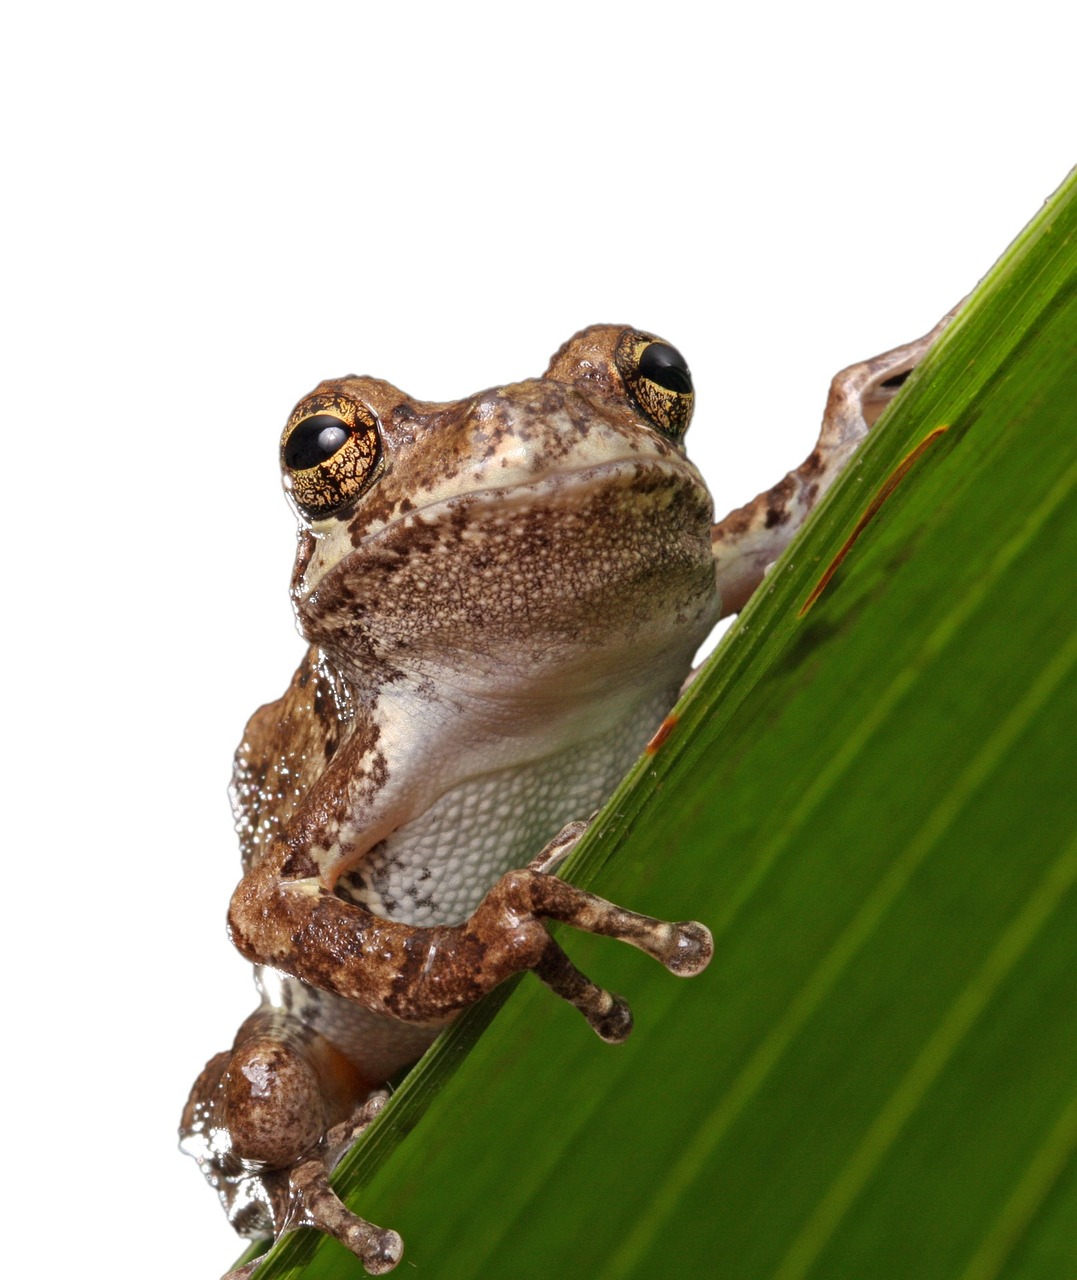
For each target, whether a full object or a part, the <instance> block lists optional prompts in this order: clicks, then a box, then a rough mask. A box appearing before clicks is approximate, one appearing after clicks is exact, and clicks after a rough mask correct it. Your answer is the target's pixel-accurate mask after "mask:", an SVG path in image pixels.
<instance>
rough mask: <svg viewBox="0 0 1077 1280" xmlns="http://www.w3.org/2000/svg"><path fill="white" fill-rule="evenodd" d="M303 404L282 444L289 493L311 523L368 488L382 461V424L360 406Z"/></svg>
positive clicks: (332, 400) (336, 401) (332, 401)
mask: <svg viewBox="0 0 1077 1280" xmlns="http://www.w3.org/2000/svg"><path fill="white" fill-rule="evenodd" d="M325 399H326V397H321V396H319V397H317V399H315V400H313V402H311V401H307V402H304V403H302V404H300V405H299V406H298V407H297V408H296V410H295V412H294V413H293V414H292V416H291V419H290V420H289V422H288V425H287V426H286V427H285V428H284V435H283V437H282V439H281V442H280V456H281V466H282V468H283V470H284V484H285V488H287V489H288V490H289V492H290V493H291V495H292V497H293V499H294V500H295V504H296V506H297V507H298V508H299V509H300V511H302V512H303V514H304V515H305V516H308V517H309V518H310V519H312V520H324V519H325V517H326V516H331V515H333V514H334V513H335V512H337V511H340V510H341V509H342V508H343V507H346V506H347V505H348V504H349V503H350V502H352V501H353V500H354V499H355V498H357V497H358V496H359V494H361V493H362V492H363V490H364V489H366V488H368V487H369V485H370V484H371V482H372V481H373V480H374V478H375V476H376V475H377V472H378V464H379V462H380V461H381V434H380V431H379V428H378V420H377V418H376V417H375V416H374V414H372V413H371V412H370V410H369V409H368V408H367V407H366V405H363V404H360V403H358V402H357V401H352V400H345V399H343V398H342V397H339V396H334V397H329V398H328V402H327V403H322V401H323V400H325Z"/></svg>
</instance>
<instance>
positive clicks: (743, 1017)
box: [259, 177, 1077, 1280]
mask: <svg viewBox="0 0 1077 1280" xmlns="http://www.w3.org/2000/svg"><path fill="white" fill-rule="evenodd" d="M1075 225H1077V180H1074V178H1073V177H1071V179H1070V180H1069V181H1068V182H1067V184H1066V185H1065V186H1064V187H1063V188H1062V189H1061V190H1060V191H1059V192H1058V193H1057V194H1056V196H1055V197H1054V198H1053V199H1052V200H1051V201H1050V202H1049V203H1048V204H1047V205H1046V206H1045V208H1044V209H1043V210H1042V211H1041V213H1040V214H1039V216H1038V217H1037V218H1036V219H1035V221H1034V222H1033V223H1032V224H1031V225H1030V227H1029V228H1027V229H1026V231H1025V232H1024V233H1023V234H1022V235H1021V237H1020V238H1019V239H1018V240H1017V241H1016V242H1015V244H1014V245H1013V246H1012V247H1011V248H1010V250H1009V251H1008V252H1007V253H1006V255H1005V256H1004V257H1003V258H1002V260H1001V261H1000V262H999V263H998V265H997V266H996V267H995V269H994V270H993V272H992V273H991V275H990V276H989V277H988V279H987V280H986V281H985V282H984V284H983V285H982V287H981V288H980V289H979V290H978V291H977V294H976V295H975V297H974V298H973V300H972V301H971V302H970V303H969V304H968V306H967V307H966V309H965V310H964V311H963V312H962V314H961V315H960V316H959V318H958V320H957V321H956V322H955V323H954V324H953V325H952V326H951V328H950V329H949V330H948V332H947V334H946V335H945V337H944V339H943V341H942V342H941V343H940V344H939V345H938V346H937V348H936V349H935V350H934V351H933V352H932V354H931V356H930V357H929V358H928V360H926V361H925V363H924V365H923V366H922V367H921V369H920V370H919V371H918V372H917V374H916V375H914V377H913V378H912V379H911V380H910V382H909V384H908V386H907V388H906V390H905V391H904V392H903V393H902V395H901V397H900V398H899V400H898V401H897V403H896V404H895V406H894V409H893V411H892V412H891V413H889V414H888V416H887V419H886V420H885V423H884V425H883V427H882V428H881V429H880V430H878V431H876V432H875V433H874V434H873V435H872V437H871V439H870V441H869V442H868V443H867V445H866V446H865V447H864V449H863V450H862V451H861V453H860V454H859V455H858V457H857V459H856V460H855V462H854V464H853V465H852V466H851V467H850V468H849V470H848V472H847V474H846V475H845V476H844V477H843V479H842V482H841V483H840V484H839V485H838V486H836V487H835V489H834V491H833V492H832V493H831V494H830V495H829V497H828V498H827V500H826V501H825V503H824V504H823V505H822V507H821V509H820V511H819V512H818V513H817V515H816V517H815V518H814V519H813V520H812V521H811V523H810V526H809V527H808V528H807V529H806V530H805V531H804V533H803V535H802V536H801V537H799V538H798V539H797V540H796V541H795V542H794V544H793V546H792V547H791V548H790V550H789V552H788V553H787V554H786V555H785V556H784V557H783V559H782V560H781V561H780V563H779V564H778V566H777V567H776V568H775V569H774V571H773V572H772V573H771V574H770V575H769V576H768V578H767V580H766V583H765V585H764V588H763V589H762V590H761V591H760V592H759V593H758V594H757V596H756V598H755V599H753V601H752V602H751V604H750V605H749V606H748V608H747V609H746V610H745V612H744V613H743V615H742V616H741V618H740V619H739V620H738V623H737V625H736V626H735V627H734V628H733V629H732V630H731V631H730V633H729V635H728V636H727V637H726V639H725V641H724V642H723V644H722V645H721V647H720V649H719V651H718V653H717V654H716V655H715V656H714V658H713V659H712V662H711V663H710V665H709V669H708V671H707V673H706V675H705V677H703V678H701V679H700V680H698V681H697V682H696V683H695V685H694V686H693V687H692V689H691V691H690V692H689V694H688V696H687V697H686V699H685V700H684V702H683V705H682V707H681V713H680V714H681V718H680V720H679V722H678V724H677V726H676V729H675V730H674V732H673V733H672V735H671V736H670V738H669V739H668V741H667V742H666V743H665V744H664V745H663V746H662V748H661V749H660V750H659V751H658V753H657V754H656V755H655V756H653V757H651V758H648V759H647V760H645V761H642V762H641V763H640V765H639V766H638V767H637V769H636V770H635V772H634V773H633V775H632V776H631V777H630V778H629V779H628V780H627V781H626V783H625V784H624V785H623V786H622V787H621V788H620V789H619V791H618V792H617V794H616V795H615V796H614V797H613V799H612V801H611V802H610V804H609V805H608V806H607V808H606V809H605V810H604V812H603V814H602V816H601V819H600V820H599V821H598V822H597V823H596V824H595V826H594V828H593V829H592V830H591V832H589V834H588V836H587V838H586V840H585V841H584V842H583V844H582V845H581V847H580V848H579V850H578V851H577V853H576V855H574V857H573V859H572V862H571V865H570V866H568V867H567V868H566V870H565V874H566V876H567V877H568V878H569V879H571V880H573V881H574V882H575V883H579V884H585V885H587V886H589V887H593V888H595V889H596V890H597V891H599V892H601V893H603V894H605V895H607V896H609V897H611V898H613V899H614V900H616V901H619V902H622V903H624V904H625V905H628V906H631V907H634V908H636V909H638V910H644V911H649V912H653V913H654V914H657V915H666V916H670V917H672V918H676V917H684V916H694V917H697V918H699V919H702V920H704V921H706V922H707V923H708V924H709V925H710V926H711V928H712V929H713V930H714V933H715V941H716V954H715V958H714V961H713V963H712V965H711V967H710V969H709V970H708V972H707V973H706V974H705V975H703V976H702V977H700V978H697V979H694V980H692V981H691V982H686V983H681V982H678V981H677V980H675V979H673V978H671V977H670V976H669V975H668V974H666V973H665V972H664V971H663V970H661V969H660V968H659V967H658V966H655V965H652V964H650V962H649V961H647V960H646V959H645V958H643V957H641V956H640V955H638V954H637V953H634V952H631V951H630V950H629V949H628V948H624V947H617V946H615V945H613V944H611V943H610V942H608V941H605V940H601V939H594V938H590V937H579V936H574V935H571V934H566V935H564V937H563V939H562V940H563V941H567V944H568V946H569V948H570V949H571V950H572V952H573V954H574V957H575V958H576V959H577V960H578V961H579V963H580V964H581V966H582V967H583V969H584V970H585V972H588V973H590V974H591V975H592V976H593V977H595V979H596V980H598V981H600V982H602V983H604V984H607V985H609V986H610V987H612V988H613V989H615V990H619V991H622V992H623V993H625V994H626V995H627V996H628V997H629V998H630V1000H631V1002H632V1004H633V1007H634V1009H635V1012H636V1022H637V1026H636V1032H635V1034H634V1035H633V1037H632V1038H631V1040H630V1041H629V1042H628V1043H627V1044H626V1045H624V1046H619V1047H617V1048H609V1047H606V1046H603V1045H602V1044H601V1043H599V1042H598V1041H597V1040H595V1038H594V1037H593V1036H592V1035H591V1034H590V1033H589V1031H588V1030H587V1027H586V1025H585V1024H584V1023H583V1021H582V1020H581V1019H580V1018H579V1016H578V1015H577V1014H576V1013H575V1012H574V1011H573V1010H571V1009H570V1008H568V1006H566V1005H564V1004H563V1003H562V1002H560V1001H558V1000H556V999H555V998H553V997H552V996H551V994H550V993H549V992H548V991H546V990H545V989H544V988H542V987H541V986H540V985H539V984H538V983H537V982H535V981H534V980H533V979H528V980H526V981H525V982H523V983H521V984H519V986H518V988H517V989H516V990H515V992H514V993H513V994H512V995H511V998H507V997H508V994H509V993H508V991H507V990H502V991H501V992H498V993H496V994H495V997H494V998H493V999H492V1000H489V1001H487V1002H485V1003H484V1004H483V1005H482V1006H480V1007H479V1008H477V1009H475V1010H473V1011H471V1012H470V1013H469V1014H468V1015H466V1016H465V1017H463V1018H462V1019H461V1020H460V1021H459V1022H458V1023H457V1024H456V1025H455V1027H454V1028H453V1029H452V1030H451V1031H450V1032H449V1033H448V1034H447V1035H446V1036H444V1037H443V1038H442V1039H441V1040H440V1041H439V1042H438V1044H437V1045H436V1046H434V1048H433V1049H432V1050H431V1051H430V1053H429V1054H428V1055H427V1056H426V1058H424V1059H423V1061H422V1062H421V1063H420V1064H418V1066H416V1067H415V1068H414V1069H413V1070H412V1071H411V1073H410V1074H409V1075H408V1076H407V1078H406V1080H405V1081H404V1082H403V1084H402V1085H401V1087H400V1088H399V1090H398V1091H397V1092H396V1094H395V1096H394V1098H393V1101H392V1103H391V1104H390V1106H389V1107H388V1108H387V1109H386V1111H385V1113H384V1114H383V1115H382V1116H381V1117H380V1118H379V1121H378V1122H377V1124H376V1125H375V1126H374V1127H373V1128H372V1129H371V1130H370V1131H369V1132H368V1134H367V1135H365V1137H364V1140H363V1141H362V1142H361V1143H360V1144H359V1145H358V1146H357V1147H356V1149H355V1150H354V1151H353V1152H352V1153H351V1154H350V1155H349V1157H348V1158H347V1160H346V1162H345V1164H344V1165H343V1166H342V1168H341V1171H340V1176H339V1178H338V1184H339V1185H341V1186H344V1187H346V1188H349V1189H351V1191H352V1194H350V1195H349V1202H350V1203H351V1204H352V1206H353V1207H354V1208H355V1209H356V1210H357V1211H358V1212H360V1213H362V1214H363V1215H364V1216H365V1217H369V1218H371V1219H372V1220H373V1221H376V1222H378V1223H381V1224H383V1225H385V1226H392V1227H395V1228H396V1229H397V1230H399V1231H400V1232H401V1233H402V1234H403V1236H404V1239H405V1242H406V1246H407V1252H406V1255H405V1260H404V1263H403V1264H402V1267H401V1271H403V1270H404V1269H405V1268H407V1267H408V1266H409V1264H413V1265H414V1266H415V1267H416V1268H418V1269H419V1270H420V1271H422V1272H424V1273H425V1274H427V1275H433V1276H437V1277H438V1280H453V1278H454V1277H474V1276H480V1275H489V1276H513V1277H516V1278H518V1280H523V1278H525V1277H532V1276H533V1277H540V1276H541V1277H544V1278H546V1277H550V1276H587V1277H592V1278H594V1280H615V1278H616V1280H626V1278H628V1277H663V1278H664V1277H675V1276H682V1275H683V1276H697V1275H700V1274H707V1275H720V1276H722V1277H726V1278H728V1280H755V1278H756V1277H760V1278H762V1277H769V1278H772V1280H799V1278H801V1277H816V1278H819V1277H842V1278H848V1277H869V1276H870V1277H872V1280H880V1278H884V1277H889V1276H894V1277H902V1278H903V1280H905V1278H907V1277H910V1276H915V1277H917V1280H930V1278H931V1277H936V1276H938V1277H958V1278H960V1280H988V1278H991V1280H993V1278H994V1277H1006V1278H1007V1280H1018V1278H1020V1280H1032V1278H1034V1277H1044V1278H1045V1280H1059V1278H1060V1277H1064V1276H1072V1275H1077V1160H1075V1149H1077V983H1075V981H1074V975H1075V973H1077V746H1075V736H1077V735H1075V726H1077V678H1075V677H1077V591H1075V589H1074V565H1077V431H1075V417H1077V410H1075V405H1077V362H1075V354H1077V353H1075V350H1074V347H1075V337H1077V299H1075V292H1077V250H1075V246H1074V238H1073V237H1074V229H1075ZM939 427H945V428H946V430H945V432H942V433H940V434H937V435H934V436H932V433H933V432H935V431H936V429H937V428H939ZM928 438H931V443H930V444H929V445H926V446H925V447H924V449H923V452H922V453H920V454H919V455H918V456H917V457H916V459H915V461H913V462H912V464H911V466H910V467H909V469H908V472H907V474H906V475H905V476H904V478H902V479H901V481H900V483H899V484H898V485H897V486H896V488H894V490H893V492H892V493H891V494H890V496H889V497H888V498H887V500H886V501H885V503H883V505H882V506H881V508H880V509H879V510H878V512H877V513H876V514H875V515H874V517H873V518H872V519H871V520H870V522H869V523H868V524H867V526H866V528H865V529H864V531H863V533H862V535H861V536H860V537H859V539H858V540H857V541H856V542H855V545H853V546H852V547H851V549H850V550H849V553H848V555H847V556H846V557H845V558H844V560H842V561H841V563H840V565H839V567H838V568H837V570H836V572H835V573H834V576H833V578H832V580H831V581H830V582H829V584H828V585H827V586H826V588H825V590H824V591H823V592H822V594H821V596H820V598H819V599H818V600H817V601H816V602H815V603H814V605H812V607H811V608H809V609H808V610H807V611H806V612H802V609H803V606H804V604H805V602H806V601H807V600H808V599H809V596H810V594H811V591H812V589H813V587H815V586H816V584H817V583H818V582H819V581H820V579H821V577H822V575H823V572H824V570H825V569H826V568H827V566H828V565H830V564H831V563H832V562H833V561H834V559H835V557H836V556H837V555H838V553H839V551H840V550H841V549H842V547H843V546H844V545H845V544H846V541H847V539H848V538H849V536H850V534H851V533H852V531H853V530H854V529H855V527H856V525H857V522H858V520H859V519H860V517H861V516H862V514H863V513H864V512H865V510H866V509H867V508H868V506H869V504H870V502H871V500H872V498H873V497H874V496H875V495H877V494H879V493H880V492H881V491H882V490H883V489H884V486H885V485H886V483H887V480H888V478H889V477H891V476H893V475H894V474H895V472H896V470H897V469H898V468H899V467H900V465H901V464H902V461H903V460H904V459H907V458H908V457H909V455H910V454H911V453H912V452H913V451H914V450H916V449H917V447H918V446H919V445H921V443H922V442H924V441H925V440H927V439H928ZM614 852H615V853H616V857H612V856H611V855H612V854H613V853H614ZM506 1000H507V1003H506ZM502 1004H504V1005H505V1007H504V1008H502V1009H501V1011H500V1013H499V1015H498V1016H497V1020H496V1023H495V1025H494V1026H493V1027H491V1028H490V1031H489V1033H488V1034H486V1035H484V1036H482V1038H481V1039H479V1036H480V1032H482V1031H483V1030H484V1028H486V1026H487V1024H488V1023H490V1021H491V1019H492V1018H493V1017H494V1014H495V1012H496V1011H497V1009H498V1008H499V1007H500V1006H501V1005H502ZM465 1059H466V1060H465ZM420 1119H421V1120H422V1124H421V1126H420V1127H419V1128H417V1129H416V1128H415V1126H416V1125H417V1124H418V1122H419V1120H420ZM413 1129H414V1130H415V1131H414V1132H412V1130H413ZM357 1187H361V1190H359V1191H358V1192H357V1193H356V1192H355V1190H354V1189H355V1188H357ZM312 1257H313V1260H312V1261H309V1265H306V1264H307V1263H308V1260H309V1259H311V1258H312ZM304 1267H305V1269H303V1268H304ZM301 1269H302V1273H303V1274H304V1275H305V1276H308V1277H322V1278H323V1280H324V1278H326V1277H355V1276H357V1275H358V1274H360V1270H359V1267H358V1264H357V1263H356V1262H355V1260H354V1259H353V1258H352V1257H351V1256H350V1255H349V1254H347V1253H346V1252H345V1251H344V1250H343V1249H342V1248H341V1247H340V1246H339V1245H337V1244H336V1243H335V1242H333V1241H330V1240H319V1239H318V1238H316V1237H315V1236H314V1234H313V1233H310V1232H298V1233H296V1234H295V1235H294V1236H292V1237H289V1238H287V1239H285V1240H284V1241H283V1242H282V1243H281V1244H280V1245H278V1246H277V1247H276V1248H275V1249H274V1250H273V1251H272V1252H271V1256H270V1261H267V1263H265V1264H264V1269H263V1270H261V1271H260V1272H259V1275H260V1277H262V1280H272V1278H273V1277H279V1276H292V1275H297V1274H299V1272H300V1270H301Z"/></svg>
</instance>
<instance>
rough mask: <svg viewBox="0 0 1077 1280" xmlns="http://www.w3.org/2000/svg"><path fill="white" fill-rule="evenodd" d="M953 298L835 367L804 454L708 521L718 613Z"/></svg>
mask: <svg viewBox="0 0 1077 1280" xmlns="http://www.w3.org/2000/svg"><path fill="white" fill-rule="evenodd" d="M960 306H961V304H960V303H958V306H957V307H955V308H954V309H953V310H952V311H949V312H947V314H946V315H945V316H943V318H942V319H941V320H940V321H939V323H938V324H937V325H936V326H935V328H934V329H932V330H931V332H930V333H927V334H925V335H924V336H923V337H922V338H918V339H917V340H916V341H915V342H909V343H906V344H905V345H904V346H901V347H895V348H894V349H893V350H892V351H886V352H884V353H883V354H882V355H878V356H875V357H873V358H872V359H870V360H863V361H861V362H860V363H859V364H854V365H850V366H849V367H848V368H847V369H843V370H842V371H841V372H840V373H839V374H837V375H836V376H835V377H834V379H833V381H832V382H831V384H830V394H829V396H828V398H827V403H826V411H825V412H824V415H823V425H822V427H821V429H820V432H819V439H818V440H817V442H816V445H815V448H814V449H813V450H812V452H811V453H810V454H809V455H808V457H807V458H806V459H805V460H804V461H803V462H802V463H801V464H800V466H799V467H797V468H796V470H795V471H790V472H789V474H788V475H786V476H785V477H784V478H783V479H782V480H780V481H779V482H778V483H777V484H776V485H774V487H773V488H771V489H768V490H766V492H764V493H761V494H759V495H758V496H757V497H756V498H753V500H752V501H751V502H749V503H747V504H746V505H745V506H743V507H738V508H737V510H736V511H731V512H730V513H729V515H727V516H726V517H725V519H724V520H721V521H719V522H718V524H716V525H715V526H714V528H713V529H712V531H711V548H712V550H713V553H714V562H715V572H716V575H717V583H718V592H719V595H720V596H721V601H722V616H723V617H724V616H726V615H728V614H731V613H737V612H739V611H740V610H741V609H742V608H743V607H744V605H745V604H746V603H747V601H748V598H749V597H750V596H751V594H752V592H753V591H755V589H756V587H758V586H759V584H760V583H761V582H762V580H763V576H764V574H765V573H766V570H767V568H768V566H770V565H771V564H773V563H774V561H775V560H777V558H778V557H779V556H780V555H781V553H782V552H783V551H784V550H785V548H786V546H787V545H788V544H789V542H790V541H791V539H792V537H793V535H794V534H795V533H796V531H797V530H798V529H799V528H800V526H801V525H802V524H803V523H804V520H805V519H806V517H807V516H808V513H809V512H810V511H811V510H812V508H813V507H814V506H815V504H816V503H817V502H818V501H819V499H820V498H821V497H822V496H823V494H824V493H826V491H827V490H828V489H829V488H830V486H831V485H832V484H833V483H834V481H835V480H836V479H837V478H838V476H839V475H840V474H841V472H842V470H843V469H844V468H845V466H846V464H847V463H848V462H849V459H850V458H851V457H852V455H853V453H854V452H855V450H856V448H857V447H858V445H859V444H860V443H861V441H862V440H863V439H864V438H865V437H866V436H867V434H868V432H869V431H870V430H871V428H872V427H873V426H874V425H875V421H876V419H877V418H878V417H879V416H880V414H881V413H882V411H883V409H885V408H886V406H887V405H888V404H889V403H890V401H891V400H892V399H893V398H894V396H896V395H897V393H898V391H899V390H900V389H901V387H902V385H903V384H904V382H905V380H906V378H907V377H908V375H909V374H910V373H911V372H912V371H913V369H915V368H916V366H917V365H918V364H919V363H920V361H921V360H922V359H923V358H924V356H925V355H926V354H927V352H928V350H929V349H930V348H931V347H932V345H933V344H934V343H935V341H936V339H937V338H938V337H939V335H940V334H941V333H942V331H943V329H945V328H946V326H947V325H948V324H949V323H950V321H951V319H953V317H954V315H955V314H956V313H957V311H958V309H959V307H960Z"/></svg>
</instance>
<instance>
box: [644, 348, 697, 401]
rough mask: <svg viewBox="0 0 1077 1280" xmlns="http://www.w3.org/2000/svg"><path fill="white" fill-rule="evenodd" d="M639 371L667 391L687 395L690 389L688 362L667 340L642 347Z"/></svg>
mask: <svg viewBox="0 0 1077 1280" xmlns="http://www.w3.org/2000/svg"><path fill="white" fill-rule="evenodd" d="M639 371H640V374H641V375H642V376H643V377H644V378H648V379H649V380H650V381H651V382H657V383H658V385H659V386H660V387H665V389H666V390H667V391H678V392H680V393H681V395H688V394H689V393H690V392H691V390H692V375H691V374H690V373H689V372H688V362H687V361H686V360H685V358H684V356H682V355H681V353H680V352H679V351H678V350H677V348H676V347H671V346H670V345H669V343H668V342H652V343H651V344H650V346H647V347H644V348H643V355H641V356H640V358H639Z"/></svg>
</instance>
